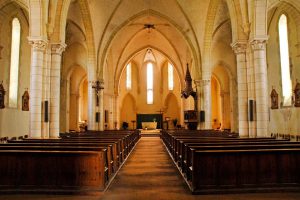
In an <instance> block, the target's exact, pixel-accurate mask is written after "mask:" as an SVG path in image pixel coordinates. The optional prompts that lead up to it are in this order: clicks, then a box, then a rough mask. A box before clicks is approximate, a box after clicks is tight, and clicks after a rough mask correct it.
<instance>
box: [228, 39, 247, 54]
mask: <svg viewBox="0 0 300 200" xmlns="http://www.w3.org/2000/svg"><path fill="white" fill-rule="evenodd" d="M231 47H232V50H233V51H234V53H235V54H245V53H246V50H247V42H246V41H237V42H235V43H232V44H231Z"/></svg>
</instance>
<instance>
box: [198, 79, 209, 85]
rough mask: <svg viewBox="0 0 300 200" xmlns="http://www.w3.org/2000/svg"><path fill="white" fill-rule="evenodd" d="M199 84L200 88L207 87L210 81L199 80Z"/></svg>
mask: <svg viewBox="0 0 300 200" xmlns="http://www.w3.org/2000/svg"><path fill="white" fill-rule="evenodd" d="M200 84H201V86H207V85H209V84H210V80H209V79H207V80H201V82H200Z"/></svg>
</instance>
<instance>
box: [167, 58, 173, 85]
mask: <svg viewBox="0 0 300 200" xmlns="http://www.w3.org/2000/svg"><path fill="white" fill-rule="evenodd" d="M173 71H174V69H173V65H172V64H171V63H168V86H169V90H173V89H174V72H173Z"/></svg>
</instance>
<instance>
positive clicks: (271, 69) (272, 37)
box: [267, 7, 300, 135]
mask: <svg viewBox="0 0 300 200" xmlns="http://www.w3.org/2000/svg"><path fill="white" fill-rule="evenodd" d="M282 13H285V14H286V15H287V17H288V31H289V48H290V49H289V51H290V61H291V63H292V66H293V67H292V76H291V79H292V83H293V89H294V87H295V84H296V79H298V80H300V68H299V66H300V60H299V56H298V50H297V47H296V44H298V43H299V39H298V38H297V35H299V33H298V32H297V27H296V24H295V21H294V19H293V17H291V16H290V12H286V10H284V9H282V8H281V7H279V8H278V9H277V10H276V12H275V13H274V15H273V17H272V19H271V21H270V24H269V27H268V31H269V32H268V34H269V40H268V44H267V62H268V94H269V95H270V94H271V91H272V88H274V89H275V90H276V91H277V93H278V94H279V103H280V102H281V101H282V86H281V85H282V84H281V68H280V51H279V43H278V42H279V38H278V37H279V36H278V25H277V23H278V19H279V17H280V15H281V14H282ZM298 31H299V30H298ZM270 106H271V98H270V97H269V107H270ZM279 107H280V105H279ZM299 117H300V108H295V107H293V106H292V107H280V108H279V109H276V110H271V109H270V119H269V134H270V133H280V134H294V135H295V134H297V135H299V134H300V123H299Z"/></svg>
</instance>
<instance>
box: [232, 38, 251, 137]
mask: <svg viewBox="0 0 300 200" xmlns="http://www.w3.org/2000/svg"><path fill="white" fill-rule="evenodd" d="M232 48H233V50H234V53H235V54H236V66H237V78H238V80H237V82H238V121H239V124H238V125H239V135H240V136H242V137H248V136H249V126H248V92H247V90H248V88H247V61H246V49H247V43H246V42H236V43H234V44H232Z"/></svg>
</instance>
